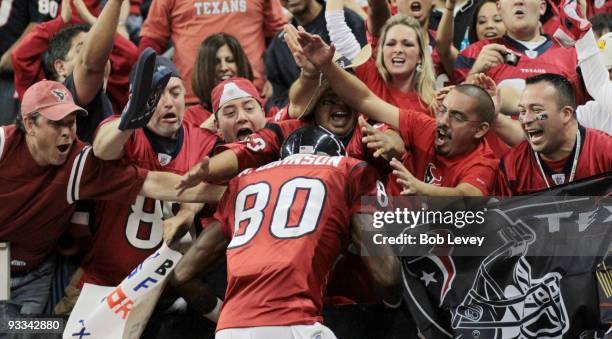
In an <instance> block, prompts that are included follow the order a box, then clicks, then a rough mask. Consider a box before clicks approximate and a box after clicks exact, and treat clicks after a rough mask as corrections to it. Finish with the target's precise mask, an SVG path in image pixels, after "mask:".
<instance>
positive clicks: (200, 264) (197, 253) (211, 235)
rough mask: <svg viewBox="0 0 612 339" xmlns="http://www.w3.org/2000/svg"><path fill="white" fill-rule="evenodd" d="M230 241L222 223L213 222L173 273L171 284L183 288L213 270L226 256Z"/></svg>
mask: <svg viewBox="0 0 612 339" xmlns="http://www.w3.org/2000/svg"><path fill="white" fill-rule="evenodd" d="M227 244H228V241H227V239H226V238H225V235H224V234H223V230H222V228H221V223H220V222H218V221H215V222H213V223H212V224H211V225H210V226H208V227H207V228H206V230H205V231H204V232H203V233H202V234H200V236H199V237H198V238H197V239H196V241H195V242H194V244H193V245H192V246H191V247H190V248H189V250H188V251H187V253H185V255H184V256H183V258H182V259H181V261H180V262H179V263H178V265H177V266H176V268H175V269H174V271H173V274H172V276H171V280H170V282H171V283H172V285H174V286H181V285H183V284H185V283H187V282H189V281H190V280H192V279H194V278H196V277H200V276H201V275H202V274H204V273H206V272H207V271H208V270H210V269H211V268H213V267H214V266H215V264H216V263H218V262H219V261H220V260H221V259H222V258H223V257H224V256H225V250H226V248H227Z"/></svg>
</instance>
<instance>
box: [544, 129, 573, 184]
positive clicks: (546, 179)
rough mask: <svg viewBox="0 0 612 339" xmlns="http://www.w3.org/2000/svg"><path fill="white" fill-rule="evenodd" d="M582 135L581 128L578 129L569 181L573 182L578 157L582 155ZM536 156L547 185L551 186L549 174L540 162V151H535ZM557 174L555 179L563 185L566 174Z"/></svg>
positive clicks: (556, 182)
mask: <svg viewBox="0 0 612 339" xmlns="http://www.w3.org/2000/svg"><path fill="white" fill-rule="evenodd" d="M580 139H581V136H580V129H578V133H576V146H575V147H574V149H575V153H574V161H573V163H572V170H571V172H570V177H569V181H568V182H572V181H574V176H575V175H576V168H577V167H578V157H579V156H580V141H581V140H580ZM533 153H534V155H535V158H536V162H537V163H538V167H539V168H540V174H542V178H544V182H546V187H547V188H550V184H549V183H548V176H547V175H546V172H544V168H543V167H542V163H541V162H540V155H539V154H538V152H535V151H534V152H533ZM556 175H557V174H553V175H552V177H553V181H554V182H555V184H556V185H561V184H563V183H565V174H561V175H560V176H559V177H555V176H556ZM556 178H559V180H557V179H556ZM556 185H555V186H556Z"/></svg>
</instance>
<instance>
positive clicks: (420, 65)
mask: <svg viewBox="0 0 612 339" xmlns="http://www.w3.org/2000/svg"><path fill="white" fill-rule="evenodd" d="M422 71H423V64H421V63H420V62H419V63H418V64H417V65H416V72H417V73H421V72H422Z"/></svg>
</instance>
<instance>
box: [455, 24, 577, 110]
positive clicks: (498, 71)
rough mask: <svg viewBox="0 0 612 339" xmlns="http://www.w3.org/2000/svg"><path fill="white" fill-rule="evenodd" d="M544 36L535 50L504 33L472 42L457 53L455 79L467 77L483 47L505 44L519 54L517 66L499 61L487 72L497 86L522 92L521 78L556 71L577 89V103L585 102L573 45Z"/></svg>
mask: <svg viewBox="0 0 612 339" xmlns="http://www.w3.org/2000/svg"><path fill="white" fill-rule="evenodd" d="M545 37H546V39H547V40H546V42H544V43H543V44H541V45H540V46H539V47H538V48H536V49H535V50H529V49H527V48H526V47H525V46H524V45H523V44H521V43H520V42H517V41H515V40H513V39H512V38H510V37H508V36H507V35H505V36H503V37H501V38H497V39H492V40H482V41H478V42H476V43H474V44H471V45H470V46H469V47H468V48H466V49H464V50H463V51H461V52H460V53H459V56H458V57H457V61H456V62H455V74H454V78H455V79H454V80H455V82H456V83H459V82H462V81H464V80H465V78H466V77H467V75H468V73H469V72H470V69H472V66H474V63H475V62H476V59H477V58H478V55H479V54H480V51H481V50H482V48H483V47H484V46H486V45H488V44H490V43H496V44H500V45H504V46H506V47H507V48H508V49H510V50H512V51H513V52H514V53H516V54H518V55H519V56H520V59H519V62H518V64H517V65H516V66H512V65H508V64H501V65H499V66H497V67H493V68H491V69H489V71H487V72H486V74H487V75H488V76H490V77H491V78H493V80H495V82H496V83H497V84H498V85H499V86H508V87H512V88H514V89H516V90H519V91H522V90H523V88H524V85H525V82H524V79H527V78H528V77H530V76H534V75H538V74H542V73H555V74H560V75H562V76H564V77H566V78H567V79H568V80H569V81H570V82H571V83H572V85H573V86H574V90H575V92H576V103H577V104H579V105H581V104H584V103H585V98H586V95H585V90H584V87H583V84H582V80H581V79H580V77H579V76H578V73H576V67H577V66H578V58H577V56H576V50H575V49H573V48H563V47H561V46H559V44H557V43H556V42H554V41H553V40H552V39H550V38H549V37H548V36H545Z"/></svg>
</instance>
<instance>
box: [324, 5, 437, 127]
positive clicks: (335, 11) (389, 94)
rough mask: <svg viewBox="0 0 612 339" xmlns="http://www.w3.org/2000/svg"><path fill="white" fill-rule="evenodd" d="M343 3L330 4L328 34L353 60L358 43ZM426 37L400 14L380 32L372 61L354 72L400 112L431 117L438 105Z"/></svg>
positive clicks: (417, 23) (339, 50) (409, 19)
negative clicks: (349, 27)
mask: <svg viewBox="0 0 612 339" xmlns="http://www.w3.org/2000/svg"><path fill="white" fill-rule="evenodd" d="M341 3H342V1H338V0H330V1H328V5H327V11H326V13H325V15H326V21H327V30H328V31H329V35H330V38H331V40H332V42H333V43H334V44H335V45H336V48H337V50H338V52H340V53H341V54H342V55H345V56H347V58H349V59H350V58H351V57H353V56H354V55H356V52H359V43H358V42H357V40H356V39H355V37H354V36H353V35H352V33H351V31H350V29H348V27H347V26H346V23H345V22H344V12H343V11H342V7H341ZM428 51H429V49H428V46H427V40H426V36H425V34H424V32H423V30H422V28H421V26H420V24H419V22H418V21H417V20H416V19H415V18H413V17H408V16H405V15H402V14H397V15H394V16H392V17H391V18H389V20H387V22H386V23H385V25H384V26H383V27H382V29H381V31H380V37H379V39H378V45H377V47H376V49H375V52H374V53H372V58H371V59H370V60H368V61H367V62H366V63H364V64H363V65H361V66H359V67H357V68H356V69H355V73H356V74H357V77H358V78H359V79H361V81H363V82H364V83H365V84H366V85H367V86H368V87H369V88H370V89H371V90H372V92H374V93H375V94H376V95H377V96H378V97H380V98H381V99H383V100H385V101H387V102H389V103H391V104H393V105H395V106H398V107H400V108H406V109H414V110H418V111H421V112H423V113H425V114H429V115H431V114H432V112H433V106H434V105H435V98H434V97H435V89H434V86H435V76H434V71H433V62H432V59H431V55H430V53H428Z"/></svg>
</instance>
